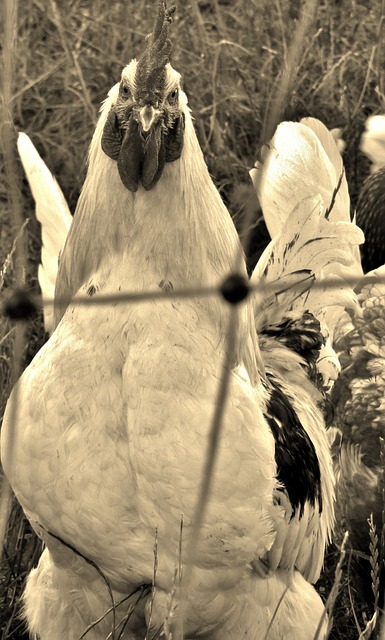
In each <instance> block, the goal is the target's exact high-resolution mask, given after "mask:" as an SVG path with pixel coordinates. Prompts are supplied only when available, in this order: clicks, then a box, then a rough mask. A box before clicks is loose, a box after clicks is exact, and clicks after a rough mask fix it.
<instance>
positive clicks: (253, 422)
mask: <svg viewBox="0 0 385 640" xmlns="http://www.w3.org/2000/svg"><path fill="white" fill-rule="evenodd" d="M172 13H173V9H167V7H166V2H165V0H161V1H160V2H159V10H158V16H157V20H156V23H155V27H154V30H153V33H152V34H151V35H150V36H149V37H148V39H147V42H146V49H145V52H144V53H143V54H142V56H141V57H140V58H139V60H133V61H132V62H131V63H130V64H129V65H128V66H127V67H126V68H125V69H124V70H123V72H122V78H121V81H120V83H118V84H117V85H115V86H114V87H113V88H112V89H111V91H110V93H109V96H108V98H107V100H106V102H105V103H104V106H103V109H102V113H101V116H100V119H99V122H98V125H97V128H96V131H95V134H94V137H93V140H92V144H91V149H90V155H89V168H88V173H87V177H86V181H85V184H84V187H83V191H82V194H81V196H80V199H79V203H78V206H77V210H76V213H75V216H74V220H73V223H72V226H71V228H70V231H69V234H68V238H67V241H66V244H65V247H64V249H63V252H62V255H61V259H60V266H59V273H58V279H57V284H56V301H57V304H56V325H57V326H56V329H55V330H54V333H53V335H52V336H51V338H50V339H49V341H48V342H47V344H46V345H45V346H44V347H43V348H42V349H41V351H40V352H39V353H38V354H37V356H36V357H35V359H34V360H33V362H32V363H31V364H30V366H29V367H28V368H27V369H26V371H25V372H24V374H23V376H22V377H21V379H20V381H19V383H18V385H17V387H16V388H15V390H14V391H13V394H12V396H11V399H10V403H9V408H8V410H7V412H6V416H5V419H4V426H3V433H2V461H3V466H4V470H5V473H6V474H7V476H8V478H9V480H10V482H11V484H12V486H13V488H14V491H15V493H16V495H17V497H18V499H19V501H20V503H21V504H22V506H23V509H24V511H25V513H26V515H27V517H28V518H29V520H30V522H31V524H32V526H33V527H34V529H35V531H36V532H37V534H38V535H39V536H40V537H41V538H42V540H43V541H44V543H45V545H46V548H45V551H44V552H43V555H42V557H41V559H40V562H39V565H38V567H37V568H36V569H34V570H33V571H32V572H31V574H30V576H29V578H28V583H27V587H26V592H25V611H26V617H27V620H28V624H29V628H30V631H31V633H32V634H33V635H34V637H39V638H40V639H41V640H48V639H49V640H77V639H78V638H80V637H89V638H93V639H94V640H102V639H104V638H106V637H115V638H118V637H119V638H125V639H129V640H134V639H139V638H140V639H143V638H144V637H147V638H152V637H154V638H155V637H159V635H161V634H162V633H163V634H164V635H165V636H168V637H169V638H171V636H172V637H173V638H182V637H185V638H198V637H205V638H210V639H211V640H238V639H239V638H241V637H248V638H252V639H253V640H259V639H262V638H268V639H269V640H279V639H281V638H283V637H284V638H286V639H288V640H311V638H313V636H314V635H315V634H316V631H317V628H318V627H319V632H320V635H319V637H320V638H321V637H324V636H325V633H326V620H325V619H322V616H323V614H324V607H323V604H322V601H321V599H320V597H319V596H318V595H317V593H316V591H315V590H314V588H313V587H312V586H311V584H310V582H313V581H315V580H316V579H317V578H318V575H319V572H320V570H321V567H322V562H323V556H324V549H325V544H326V541H327V538H328V536H329V535H330V530H331V526H332V521H333V505H332V501H333V476H332V465H331V458H330V453H329V448H328V443H327V438H326V433H325V430H324V419H323V415H322V405H323V395H322V390H318V388H317V385H315V384H314V383H313V382H312V380H311V378H312V377H314V376H315V379H316V381H317V382H318V381H319V375H318V373H317V372H316V370H315V361H316V360H317V356H318V353H319V351H320V348H321V345H322V342H323V337H322V335H321V332H320V325H319V323H318V322H317V320H316V319H315V318H314V316H313V315H312V309H311V307H310V306H309V313H305V311H307V305H308V302H309V300H310V296H311V294H312V292H311V285H312V283H313V282H314V278H315V277H316V278H318V276H320V277H322V273H321V271H322V270H323V269H326V270H327V265H329V264H330V263H341V264H347V263H351V261H352V258H351V245H354V244H356V243H358V242H360V241H361V237H360V234H359V231H358V230H357V229H356V228H355V227H354V225H351V224H350V222H348V221H347V220H345V221H344V222H340V221H336V222H331V221H329V220H327V219H325V210H326V206H327V205H329V203H330V202H329V199H330V197H331V193H329V194H327V196H325V194H324V193H322V197H321V195H319V193H320V192H319V190H317V189H316V188H315V187H314V191H313V189H312V193H311V194H310V195H311V196H312V197H311V198H307V197H304V198H301V200H300V202H299V203H298V206H296V207H294V210H293V211H292V212H290V211H288V212H287V213H288V215H287V216H286V218H287V219H284V220H283V221H282V223H281V224H280V225H278V227H277V235H276V237H275V238H274V240H273V243H272V245H271V246H270V247H269V249H268V250H267V253H266V254H265V255H264V257H263V262H261V264H260V265H259V269H258V271H257V272H256V273H255V274H254V280H253V281H254V282H256V283H259V286H260V290H261V291H262V290H263V285H265V284H268V283H270V286H271V289H270V292H272V293H271V295H264V296H263V297H262V298H261V296H260V297H259V298H258V297H257V300H256V302H255V301H254V302H255V305H254V304H252V303H251V302H249V301H247V302H246V303H245V304H243V305H241V306H240V308H239V311H238V312H237V337H236V346H235V349H234V353H233V354H232V355H233V367H232V369H231V373H230V383H229V392H228V397H227V400H226V405H225V412H224V419H223V424H222V430H221V438H220V442H219V445H218V450H217V455H216V464H215V468H214V473H213V479H212V486H211V490H210V494H209V496H208V503H207V507H206V511H205V513H204V521H203V525H202V527H201V530H200V535H199V544H198V545H197V547H196V548H195V550H194V553H189V551H188V550H189V544H190V541H191V532H192V528H193V518H194V508H195V505H196V503H197V499H198V494H199V489H200V482H201V477H202V475H203V469H204V461H205V455H206V449H207V443H208V440H209V436H210V431H211V423H212V417H213V414H214V410H215V403H216V398H217V390H218V384H219V380H220V377H221V371H222V367H223V361H224V357H225V355H226V351H227V348H228V347H227V342H226V332H227V327H228V323H229V319H230V316H231V310H230V308H229V306H228V305H227V303H225V302H224V300H222V299H221V297H220V296H205V297H198V296H197V295H195V296H192V297H190V298H186V297H183V298H179V297H174V298H171V297H167V296H165V297H161V298H159V297H158V298H153V299H152V300H147V301H142V302H140V303H138V302H134V303H133V302H131V303H129V302H125V301H123V300H122V299H118V298H117V297H116V296H117V294H120V293H122V292H136V293H142V292H148V291H150V292H161V291H164V292H169V291H171V290H172V289H179V288H180V287H197V286H198V287H201V286H207V287H210V286H213V285H215V286H217V285H218V284H219V283H220V282H222V280H223V278H225V277H226V275H227V274H228V273H229V272H230V270H231V268H232V266H233V265H234V264H235V263H236V258H237V256H239V255H240V245H239V240H238V237H237V234H236V231H235V228H234V226H233V223H232V221H231V219H230V216H229V214H228V212H227V210H226V208H225V207H224V205H223V203H222V201H221V199H220V196H219V194H218V192H217V190H216V189H215V187H214V185H213V183H212V181H211V178H210V176H209V173H208V170H207V167H206V165H205V163H204V159H203V155H202V153H201V150H200V148H199V144H198V141H197V138H196V134H195V132H194V128H193V124H192V119H191V116H190V112H189V109H188V107H187V98H186V96H185V94H184V93H183V91H182V90H181V87H180V75H179V74H178V73H177V72H176V71H175V70H174V69H173V68H172V67H171V65H170V64H169V56H170V51H171V44H170V41H169V39H168V30H169V24H170V22H171V15H172ZM312 136H313V138H312V144H313V147H314V150H315V151H316V152H317V153H318V152H319V150H320V149H321V148H322V147H321V144H320V142H319V141H318V139H317V136H316V135H315V134H312ZM326 160H327V158H326ZM326 160H325V162H326ZM328 162H329V164H331V163H330V161H329V160H328ZM334 178H335V175H334ZM307 195H309V194H307ZM323 197H324V200H325V199H326V201H327V204H326V203H324V200H323ZM267 213H268V212H267ZM272 216H273V217H274V212H272ZM337 244H338V247H337ZM309 245H311V247H312V248H313V247H314V251H313V250H312V249H311V250H310V251H309ZM238 262H239V260H238ZM239 271H240V273H241V274H242V275H243V276H246V267H245V263H244V260H243V259H242V261H241V265H240V267H239ZM292 284H295V285H300V286H301V289H300V292H298V290H293V289H292V288H291V285H292ZM309 289H310V293H309V292H308V290H309ZM321 292H322V289H321ZM109 295H110V296H112V298H111V299H110V300H108V296H109ZM106 296H107V299H106V298H105V297H106ZM84 297H88V298H89V300H90V301H91V302H92V303H95V302H99V304H98V305H97V306H96V305H95V304H92V305H91V306H87V305H85V304H84ZM321 297H322V296H321ZM337 298H338V296H336V298H333V300H334V301H335V302H336V303H337V302H338V303H339V301H340V299H339V298H338V300H337ZM341 298H344V300H345V297H344V295H343V294H341ZM316 299H317V295H315V296H314V305H313V306H315V307H317V304H316V303H315V300H316ZM295 300H297V301H298V303H297V306H296V304H295V302H294V301H295ZM299 301H302V302H299ZM309 304H310V302H309ZM304 305H305V306H304ZM324 305H325V298H324V299H323V306H324ZM254 314H255V315H256V318H257V324H258V328H259V330H260V331H261V332H262V330H264V331H265V334H264V336H261V342H262V353H261V351H260V347H259V344H258V338H257V333H256V328H255V317H254ZM267 325H269V327H267ZM285 327H286V332H285ZM268 329H270V333H269V331H268ZM295 335H297V338H298V339H297V340H294V342H293V340H292V337H293V336H295ZM305 352H307V354H308V355H309V354H310V355H309V358H306V356H305ZM307 360H309V362H310V364H309V362H307ZM318 386H322V385H318ZM13 402H16V403H17V411H16V418H15V419H14V420H13V419H12V418H13V415H12V403H13ZM182 516H183V528H182V531H181V520H182ZM154 544H155V546H156V553H155V556H156V557H155V560H154V552H153V549H154ZM189 560H192V561H193V564H192V565H191V566H189V565H188V562H189ZM180 572H181V573H182V576H181V590H182V593H181V597H180V593H179V586H180V585H179V578H178V575H179V574H180ZM185 573H187V574H188V581H187V584H184V582H183V577H184V575H185ZM175 576H177V577H175ZM151 585H153V588H151ZM113 603H114V604H113ZM109 634H111V635H110V636H109Z"/></svg>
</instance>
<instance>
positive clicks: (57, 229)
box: [17, 132, 72, 333]
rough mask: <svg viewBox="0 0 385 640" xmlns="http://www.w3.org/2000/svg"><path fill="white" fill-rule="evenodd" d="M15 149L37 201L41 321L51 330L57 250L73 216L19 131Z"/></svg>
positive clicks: (26, 139)
mask: <svg viewBox="0 0 385 640" xmlns="http://www.w3.org/2000/svg"><path fill="white" fill-rule="evenodd" d="M17 148H18V152H19V155H20V158H21V161H22V164H23V167H24V171H25V174H26V176H27V178H28V182H29V186H30V188H31V191H32V195H33V197H34V200H35V203H36V218H37V220H38V221H39V222H40V224H41V233H42V248H41V264H40V266H39V273H38V277H39V284H40V287H41V290H42V295H43V308H44V324H45V328H46V331H48V332H49V333H51V331H52V320H53V306H52V304H47V300H51V301H52V300H53V297H54V292H55V282H56V276H57V271H58V259H59V253H60V251H61V249H62V248H63V246H64V242H65V239H66V237H67V234H68V231H69V229H70V226H71V222H72V216H71V213H70V210H69V208H68V205H67V202H66V200H65V198H64V195H63V192H62V190H61V189H60V187H59V185H58V183H57V181H56V180H55V178H54V177H53V175H52V173H51V172H50V170H49V169H48V167H47V165H46V164H45V163H44V161H43V160H42V158H41V157H40V155H39V153H38V151H37V150H36V148H35V146H34V145H33V143H32V141H31V139H30V138H29V137H28V136H27V134H26V133H22V132H20V133H19V136H18V140H17Z"/></svg>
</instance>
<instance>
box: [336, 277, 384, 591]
mask: <svg viewBox="0 0 385 640" xmlns="http://www.w3.org/2000/svg"><path fill="white" fill-rule="evenodd" d="M384 276H385V267H381V268H379V269H376V270H374V271H372V272H370V273H368V274H366V275H365V277H364V278H363V279H362V281H361V282H360V283H359V285H358V286H357V287H356V290H357V297H358V300H359V303H360V310H359V311H358V312H357V313H350V314H349V315H348V314H347V315H346V317H345V318H341V321H340V323H339V325H338V326H337V329H336V343H335V346H336V349H337V350H338V354H339V358H340V362H341V367H342V371H341V375H340V377H339V379H338V380H337V382H336V384H335V386H334V388H333V404H334V406H335V419H334V424H335V426H336V427H337V429H338V430H339V432H340V440H339V439H337V440H336V443H335V446H334V450H335V457H336V465H337V510H338V513H339V514H340V516H341V519H342V520H343V522H345V524H346V526H347V528H348V530H349V532H350V541H351V545H352V548H353V549H355V550H356V551H357V550H358V551H359V552H362V553H364V554H366V555H367V556H368V555H369V544H370V538H369V525H368V518H369V517H370V514H373V519H374V523H375V525H376V527H377V531H378V533H379V531H380V530H381V528H382V511H383V508H384V506H383V497H382V490H383V461H382V460H381V457H380V452H381V443H380V438H384V437H385V417H384V408H385V400H384V388H385V345H384V339H385V284H384V282H383V281H382V280H383V278H384ZM364 565H365V566H364V569H363V570H362V572H363V575H362V576H361V580H363V581H368V582H369V581H370V567H369V563H368V562H367V563H364ZM365 574H366V575H365ZM370 590H371V588H370V582H369V587H368V591H369V593H370ZM370 599H371V598H370Z"/></svg>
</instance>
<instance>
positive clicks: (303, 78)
mask: <svg viewBox="0 0 385 640" xmlns="http://www.w3.org/2000/svg"><path fill="white" fill-rule="evenodd" d="M153 5H154V3H153V2H149V1H148V0H136V1H135V2H134V0H127V1H125V2H123V1H118V0H115V1H113V2H110V1H108V0H94V1H92V0H67V2H59V0H31V1H30V2H28V3H23V4H22V5H20V7H19V14H18V16H17V31H16V34H15V36H16V37H15V43H14V47H13V52H12V63H13V70H12V72H11V77H9V74H8V80H9V87H8V88H9V90H10V106H11V107H12V112H13V120H14V123H15V126H16V128H17V129H20V130H23V131H26V132H27V133H28V134H29V135H30V137H31V138H32V140H33V141H34V143H35V144H36V146H37V148H38V149H39V151H40V152H41V154H42V156H43V158H44V159H45V161H46V163H47V165H48V166H49V167H50V168H51V170H52V171H53V173H54V174H55V175H56V176H57V177H58V179H59V182H60V184H61V187H62V189H63V192H64V194H65V196H66V198H67V200H68V202H69V205H70V208H71V209H72V211H73V210H74V208H75V205H76V201H77V198H78V195H79V191H80V187H81V184H82V182H83V179H84V175H85V165H84V158H85V156H86V152H87V147H88V144H89V141H90V138H91V135H92V131H93V128H94V124H95V121H96V118H97V112H98V107H99V104H100V102H101V101H102V100H103V99H104V98H105V96H106V92H107V90H108V89H109V88H110V87H111V86H112V85H113V84H114V83H115V82H117V80H118V79H119V76H120V71H121V68H122V66H124V65H125V64H126V63H127V62H129V60H130V59H131V58H132V57H133V55H137V54H138V53H139V52H140V51H141V48H142V42H143V38H144V36H145V35H146V33H148V32H149V30H150V25H151V23H152V18H153V12H152V9H153ZM301 5H302V3H301V2H299V0H291V1H289V0H234V1H231V0H215V1H214V2H205V1H204V0H188V1H186V2H184V3H181V2H180V3H179V10H178V13H177V16H176V19H175V22H174V25H173V27H172V40H173V43H174V50H173V58H172V61H173V65H174V67H175V68H177V69H178V70H179V71H181V72H182V73H183V79H184V88H185V90H186V93H187V94H188V95H189V96H190V106H191V108H192V110H193V113H194V116H195V120H196V127H197V131H198V135H199V139H200V142H201V145H202V148H203V150H204V153H205V157H206V161H207V163H208V165H209V168H210V171H211V173H212V175H213V177H214V179H215V181H216V184H217V186H218V188H219V189H220V191H221V193H222V195H223V197H224V199H225V200H226V202H227V203H228V204H229V206H230V210H231V211H232V213H233V215H234V219H235V221H236V223H237V225H238V224H239V223H240V220H241V218H242V212H243V211H247V210H251V213H252V214H255V215H257V204H256V202H255V199H254V196H253V193H252V191H251V190H250V187H249V184H248V173H247V172H248V169H249V168H250V166H251V165H252V164H253V162H254V160H255V157H256V153H257V150H258V148H259V147H260V145H261V144H262V142H263V141H264V140H265V138H266V135H267V134H268V130H269V123H270V122H271V113H272V111H274V110H275V111H276V112H277V113H278V114H280V115H281V116H282V118H286V119H299V118H300V117H302V116H304V115H313V116H315V117H319V118H320V119H321V120H323V121H324V122H325V123H326V124H327V125H328V126H329V127H330V128H332V127H337V126H339V127H342V129H343V132H344V139H345V141H346V143H347V146H346V151H345V156H344V161H345V166H346V170H347V177H348V181H349V185H350V190H351V194H352V200H353V203H354V202H355V200H356V197H357V194H358V192H359V189H360V186H361V184H362V181H363V178H364V177H365V176H366V174H367V172H368V162H367V161H366V160H365V159H364V158H363V157H362V155H361V154H360V152H359V151H358V140H359V137H360V134H361V131H362V129H363V125H364V121H365V119H366V117H367V115H368V114H369V113H378V112H382V111H384V110H385V96H384V92H385V91H384V84H385V80H384V73H383V71H382V69H384V67H385V65H384V62H385V60H384V56H385V54H384V53H383V51H381V48H380V47H378V48H377V47H376V45H377V43H378V42H379V40H380V39H381V38H382V40H383V37H384V34H383V33H382V34H380V33H379V30H380V27H381V25H380V16H381V7H380V6H379V5H380V3H379V2H378V0H369V1H368V0H361V1H359V0H339V1H338V0H321V1H320V2H318V3H317V12H316V16H315V19H314V21H312V22H311V24H310V27H309V29H308V31H307V34H306V35H305V36H304V38H303V43H302V47H301V49H300V50H299V51H298V52H297V60H296V64H295V70H296V72H295V74H294V75H292V76H290V77H289V78H288V88H289V90H288V91H287V93H286V94H285V95H284V102H283V105H282V108H281V105H280V104H278V105H277V89H278V87H279V86H281V85H282V83H281V74H282V73H285V72H287V56H288V51H289V48H290V41H291V37H292V34H293V30H294V27H295V25H296V23H297V21H298V18H299V15H300V10H301ZM5 6H6V0H3V4H2V8H3V9H4V7H5ZM379 25H380V26H379ZM4 71H5V68H4V67H3V69H2V70H1V73H0V76H1V77H2V78H3V87H2V95H3V98H4V97H6V93H7V92H6V88H7V87H6V86H5V82H6V74H5V73H4ZM280 112H281V113H280ZM8 119H9V118H8V115H7V114H6V112H5V111H4V104H3V108H2V111H1V120H0V124H1V125H2V131H4V123H5V122H6V120H8ZM2 137H3V136H2ZM0 162H1V164H0V238H1V243H0V280H3V281H4V282H3V283H2V287H1V288H2V290H3V291H5V290H6V289H7V288H8V287H10V286H14V284H15V282H16V281H20V277H21V276H20V272H18V270H17V265H16V266H15V260H13V259H11V260H10V261H9V262H8V263H7V261H6V260H7V256H9V255H10V253H11V250H12V246H13V243H14V239H15V236H16V234H17V232H18V230H19V229H20V219H16V218H15V213H14V212H15V205H14V203H13V204H12V201H11V198H10V194H11V195H12V193H14V194H15V193H16V192H17V191H18V186H17V184H19V186H20V187H21V192H22V196H23V197H22V200H21V201H20V202H21V206H22V211H21V218H23V219H24V218H26V217H31V220H30V223H29V224H28V228H27V234H26V252H25V269H24V270H23V273H22V277H23V278H25V282H26V286H27V287H28V288H30V289H31V290H34V291H35V290H36V289H37V278H36V273H37V264H38V262H39V252H40V241H39V227H38V224H37V223H36V221H35V220H34V217H33V202H32V200H31V198H30V196H29V193H28V189H27V187H26V185H25V182H23V177H22V171H21V169H20V167H18V168H15V170H14V172H13V173H14V174H15V175H14V176H13V178H14V181H15V185H14V186H13V188H12V189H11V190H10V184H9V175H8V178H7V174H6V171H5V165H4V162H3V157H2V159H1V161H0ZM19 218H20V216H19ZM257 229H258V227H257ZM257 247H258V233H256V234H254V239H253V243H252V246H251V250H250V263H251V264H253V263H254V262H255V255H253V254H254V253H255V252H256V251H257ZM4 265H5V266H4ZM14 338H15V330H14V327H13V326H12V325H11V323H10V321H9V320H8V319H6V318H5V317H3V316H0V380H1V383H0V419H1V417H2V414H3V411H4V406H5V403H6V400H7V397H8V395H9V392H10V387H11V369H12V362H13V360H14ZM43 341H44V330H43V326H42V320H41V315H40V314H37V315H36V317H35V318H33V320H32V321H31V322H30V323H29V325H28V327H27V332H26V338H25V346H24V348H23V352H22V354H20V355H21V356H22V365H23V366H26V365H27V364H28V362H29V361H30V360H31V358H32V357H33V355H34V354H35V353H36V351H37V350H38V349H39V348H40V346H41V345H42V344H43ZM336 554H337V556H338V552H337V551H336V550H335V549H332V550H331V551H330V553H329V555H328V556H327V561H326V571H325V576H324V578H323V581H322V583H321V584H320V590H321V592H323V594H324V595H325V596H326V595H327V594H328V593H329V592H330V589H331V585H332V583H333V581H334V570H335V566H336ZM36 555H37V547H36V543H35V541H34V538H33V536H32V534H31V532H30V530H29V529H28V526H27V525H26V524H25V521H24V520H22V518H21V514H20V511H19V509H18V508H17V506H16V505H13V509H12V513H11V518H10V520H9V531H8V536H7V548H6V556H5V562H4V565H3V570H2V572H1V574H0V608H1V610H0V629H1V633H2V638H4V639H5V638H14V639H16V638H20V637H21V632H20V628H19V627H18V623H17V620H16V618H15V616H17V607H16V603H17V597H18V595H19V593H20V588H21V586H22V584H23V580H24V576H25V573H26V572H27V571H28V569H29V568H30V566H31V565H32V564H33V562H34V561H35V559H36ZM345 564H346V563H345ZM368 567H369V571H370V564H369V563H368ZM345 571H346V567H345ZM344 575H345V577H344V576H343V577H342V583H341V589H340V591H341V593H340V597H339V599H337V603H336V608H335V612H334V627H333V630H332V632H331V637H332V638H334V639H335V640H342V638H344V640H349V639H353V638H358V632H357V626H356V623H355V621H354V616H353V613H352V611H353V609H355V610H356V615H357V616H358V618H360V620H361V628H363V627H364V626H365V616H366V617H368V616H369V615H370V612H369V613H368V612H367V611H366V609H365V607H364V606H362V607H361V606H359V605H358V606H356V605H353V606H352V604H351V601H350V596H351V592H352V588H353V587H354V585H352V581H351V580H352V579H351V577H350V576H348V577H347V578H346V575H347V573H345V574H344ZM353 590H354V589H353Z"/></svg>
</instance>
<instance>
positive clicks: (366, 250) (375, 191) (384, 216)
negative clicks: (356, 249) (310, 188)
mask: <svg viewBox="0 0 385 640" xmlns="http://www.w3.org/2000/svg"><path fill="white" fill-rule="evenodd" d="M384 162H385V152H384ZM356 219H357V224H358V225H359V227H361V229H362V230H363V232H364V234H365V242H364V244H363V245H362V247H361V257H362V267H363V270H364V272H365V273H367V272H368V271H372V269H377V268H378V267H381V266H382V265H383V264H384V263H385V222H384V221H385V167H381V168H380V169H378V170H377V171H376V172H375V173H371V174H370V176H368V177H367V178H366V180H365V182H364V184H363V186H362V189H361V191H360V195H359V198H358V201H357V208H356Z"/></svg>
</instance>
